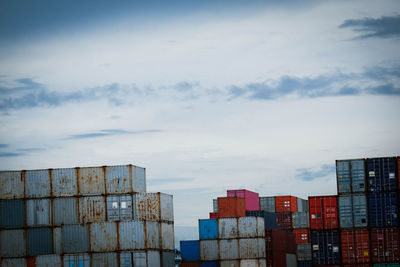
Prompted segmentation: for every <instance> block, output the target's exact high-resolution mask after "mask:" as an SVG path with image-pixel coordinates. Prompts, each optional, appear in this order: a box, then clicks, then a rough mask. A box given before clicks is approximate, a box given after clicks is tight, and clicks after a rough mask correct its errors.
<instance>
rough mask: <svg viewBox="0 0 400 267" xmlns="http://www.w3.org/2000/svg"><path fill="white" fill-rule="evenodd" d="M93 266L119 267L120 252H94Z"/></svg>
mask: <svg viewBox="0 0 400 267" xmlns="http://www.w3.org/2000/svg"><path fill="white" fill-rule="evenodd" d="M92 266H103V267H118V254H117V253H115V252H108V253H93V254H92Z"/></svg>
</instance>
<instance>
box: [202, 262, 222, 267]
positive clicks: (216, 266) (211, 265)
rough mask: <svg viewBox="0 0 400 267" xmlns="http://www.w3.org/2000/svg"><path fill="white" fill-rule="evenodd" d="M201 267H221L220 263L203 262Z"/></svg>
mask: <svg viewBox="0 0 400 267" xmlns="http://www.w3.org/2000/svg"><path fill="white" fill-rule="evenodd" d="M200 266H201V267H219V261H203V262H201V265H200Z"/></svg>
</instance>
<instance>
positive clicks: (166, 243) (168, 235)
mask: <svg viewBox="0 0 400 267" xmlns="http://www.w3.org/2000/svg"><path fill="white" fill-rule="evenodd" d="M161 246H162V247H161V248H162V249H169V250H174V248H175V243H174V225H173V224H169V223H161Z"/></svg>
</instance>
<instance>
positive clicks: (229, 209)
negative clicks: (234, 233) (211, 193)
mask: <svg viewBox="0 0 400 267" xmlns="http://www.w3.org/2000/svg"><path fill="white" fill-rule="evenodd" d="M245 216H246V202H245V200H244V198H241V197H219V198H218V218H229V217H245Z"/></svg>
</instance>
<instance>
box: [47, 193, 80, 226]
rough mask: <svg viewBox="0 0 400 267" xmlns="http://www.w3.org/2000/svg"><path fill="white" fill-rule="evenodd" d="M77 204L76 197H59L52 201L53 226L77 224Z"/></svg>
mask: <svg viewBox="0 0 400 267" xmlns="http://www.w3.org/2000/svg"><path fill="white" fill-rule="evenodd" d="M78 203H79V200H78V198H76V197H60V198H55V199H53V209H52V210H53V212H52V214H53V225H62V224H77V223H79V219H78V215H79V212H78Z"/></svg>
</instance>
